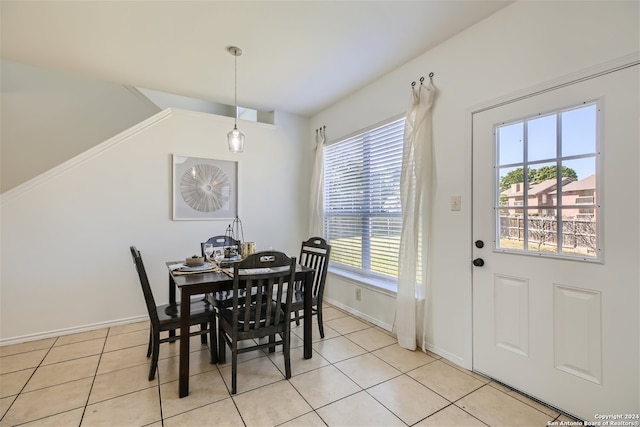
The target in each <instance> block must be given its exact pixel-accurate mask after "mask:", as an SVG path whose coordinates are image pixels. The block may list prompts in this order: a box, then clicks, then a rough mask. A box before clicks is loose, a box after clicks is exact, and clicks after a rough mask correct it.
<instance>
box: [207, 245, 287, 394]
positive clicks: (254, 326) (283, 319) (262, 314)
mask: <svg viewBox="0 0 640 427" xmlns="http://www.w3.org/2000/svg"><path fill="white" fill-rule="evenodd" d="M295 270H296V259H295V257H293V258H289V257H288V256H287V255H285V254H284V253H282V252H277V251H263V252H257V253H255V254H252V255H249V256H248V257H247V258H246V259H244V260H243V261H240V262H238V263H236V264H235V265H234V268H233V295H232V304H231V307H228V308H223V309H221V310H220V312H219V319H218V340H219V345H218V348H219V350H220V352H221V354H222V353H223V352H224V351H225V345H228V346H229V348H230V349H231V393H232V394H235V393H236V391H237V381H236V377H237V370H238V354H239V353H245V352H247V351H253V350H258V349H262V348H269V351H275V347H276V346H277V345H282V350H283V352H284V366H285V376H286V378H291V357H290V344H291V342H290V339H291V300H292V296H293V293H292V292H286V288H287V286H288V285H289V284H290V283H293V281H294V278H295ZM250 294H252V295H255V298H243V295H250ZM280 301H282V303H280ZM278 336H279V337H280V338H279V339H278V338H277V337H278ZM265 337H269V339H268V341H266V342H264V341H263V342H262V343H260V339H261V338H265ZM245 340H255V341H253V345H249V346H246V347H242V348H239V347H238V342H240V341H245ZM256 343H257V344H256Z"/></svg>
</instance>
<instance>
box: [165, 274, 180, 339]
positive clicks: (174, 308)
mask: <svg viewBox="0 0 640 427" xmlns="http://www.w3.org/2000/svg"><path fill="white" fill-rule="evenodd" d="M165 312H166V313H167V314H168V315H169V316H172V315H175V314H178V305H177V304H176V285H175V283H173V277H172V276H171V272H169V307H167V308H166V309H165ZM175 336H176V331H175V330H173V329H172V330H170V331H169V337H175Z"/></svg>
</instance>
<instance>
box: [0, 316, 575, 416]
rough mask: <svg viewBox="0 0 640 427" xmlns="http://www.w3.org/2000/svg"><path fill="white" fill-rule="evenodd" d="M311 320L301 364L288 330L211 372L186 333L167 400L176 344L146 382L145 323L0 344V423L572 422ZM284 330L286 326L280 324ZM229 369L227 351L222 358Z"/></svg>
mask: <svg viewBox="0 0 640 427" xmlns="http://www.w3.org/2000/svg"><path fill="white" fill-rule="evenodd" d="M324 314H325V319H324V323H325V325H324V328H325V338H324V339H320V337H319V334H318V330H317V326H316V325H314V343H313V350H314V354H313V358H312V359H309V360H305V359H303V357H302V339H301V337H302V329H301V327H298V328H294V329H293V333H292V347H293V348H292V355H291V357H292V373H293V374H292V377H291V379H290V380H286V379H284V374H283V372H284V359H283V357H282V352H281V351H278V352H276V353H273V354H265V353H264V352H262V351H254V352H249V353H245V354H242V355H240V361H241V363H239V365H238V394H236V395H234V396H231V395H230V393H229V390H230V380H231V366H230V364H229V363H227V364H224V365H211V364H210V363H209V357H208V348H207V346H206V345H204V346H203V345H201V344H200V341H199V340H200V338H199V337H195V338H192V345H191V349H192V353H191V356H190V360H191V377H190V395H189V396H188V397H186V398H184V399H179V398H178V383H177V379H178V347H179V346H178V344H177V343H175V344H162V345H161V346H160V348H161V356H160V362H159V367H158V373H157V375H156V378H155V380H153V381H148V380H147V375H148V369H149V360H148V359H147V358H146V349H147V339H148V323H147V322H141V323H134V324H130V325H125V326H119V327H113V328H107V329H100V330H95V331H91V332H85V333H80V334H74V335H67V336H62V337H58V338H50V339H44V340H40V341H34V342H29V343H24V344H16V345H11V346H5V347H0V415H1V416H2V419H1V420H0V426H14V425H24V426H36V425H38V426H154V427H156V426H204V425H208V426H213V425H225V426H487V425H488V426H539V427H543V426H547V425H548V424H547V422H549V421H563V420H564V421H573V420H571V419H569V418H567V417H566V416H564V415H561V414H559V413H558V412H557V411H555V410H553V409H551V408H548V407H546V406H544V405H541V404H539V403H537V402H535V401H533V400H530V399H528V398H527V397H525V396H523V395H521V394H519V393H517V392H514V391H512V390H510V389H508V388H506V387H504V386H502V385H500V384H497V383H495V382H492V381H491V380H489V379H487V378H485V377H483V376H480V375H478V374H475V373H473V372H470V371H467V370H465V369H462V368H460V367H458V366H456V365H454V364H453V363H451V362H449V361H447V360H445V359H443V358H440V357H439V356H437V355H435V354H432V353H428V354H425V353H423V352H420V351H414V352H411V351H408V350H404V349H402V348H400V347H399V346H398V345H397V342H396V339H395V338H394V337H393V336H392V335H391V334H389V333H388V332H386V331H384V330H382V329H380V328H378V327H375V326H372V325H371V324H369V323H367V322H364V321H362V320H360V319H358V318H356V317H353V316H351V315H349V314H347V313H345V312H343V311H341V310H338V309H337V308H335V307H331V306H328V307H326V308H325V310H324ZM292 327H295V324H293V325H292ZM227 360H228V361H229V362H230V360H231V356H230V355H228V356H227Z"/></svg>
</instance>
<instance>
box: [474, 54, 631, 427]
mask: <svg viewBox="0 0 640 427" xmlns="http://www.w3.org/2000/svg"><path fill="white" fill-rule="evenodd" d="M638 69H639V66H638V65H634V66H631V67H628V68H625V69H622V70H618V71H615V72H611V73H609V74H605V75H601V76H599V77H594V78H592V79H589V80H585V81H581V82H578V83H574V84H570V85H567V86H564V87H562V88H559V89H555V90H552V91H549V92H545V93H541V94H538V95H535V96H531V97H528V98H525V99H520V100H518V101H515V102H513V103H509V104H505V105H500V106H497V107H495V108H490V109H487V110H484V111H482V112H478V113H475V114H473V236H472V238H473V241H476V240H483V241H484V242H486V244H485V245H484V246H483V247H481V248H478V247H476V246H474V248H473V258H474V259H477V258H482V259H483V260H484V265H482V266H474V267H473V367H474V370H476V371H478V372H481V373H483V374H486V375H488V376H490V377H493V378H495V379H497V380H499V381H501V382H503V383H505V384H507V385H509V386H511V387H514V388H516V389H519V390H521V391H523V392H525V393H527V394H529V395H531V396H533V397H535V398H537V399H539V400H541V401H544V402H547V403H549V404H551V405H553V406H556V407H558V408H559V409H561V410H563V411H565V412H568V413H570V414H573V415H575V416H578V417H580V418H582V419H585V420H593V421H596V420H597V419H596V418H595V416H596V414H625V413H632V414H637V413H638V412H639V406H640V403H639V402H640V396H639V394H640V393H639V389H640V380H639V363H638V360H639V358H640V354H639V350H638V340H639V335H640V334H639V332H640V331H639V323H640V321H639V316H638V311H639V305H640V303H639V288H640V273H639V269H638V260H639V259H640V250H639V241H640V232H639V228H638V220H639V218H640V211H639V208H638V206H639V202H638V199H639V189H638V184H639V175H638V169H639V158H640V156H639V150H638V145H639V132H638V121H639V117H640V111H639V107H638V105H639V102H638V98H639V93H640V88H639V85H638V82H639V80H640V79H639V72H638ZM593 100H599V104H598V105H599V107H601V108H599V112H598V115H599V117H598V119H599V126H600V128H601V134H600V135H601V138H602V141H601V149H602V156H601V157H602V158H601V162H602V163H601V166H602V167H601V168H600V170H599V172H598V173H599V174H600V178H601V180H602V181H601V182H602V185H601V194H599V195H598V201H599V203H600V204H601V208H600V211H599V218H598V220H599V221H602V228H601V230H602V234H601V236H600V239H601V240H600V245H599V247H600V248H602V254H601V262H587V261H576V260H575V259H574V260H569V259H561V258H553V257H544V256H535V255H525V254H517V253H509V252H505V251H502V250H498V249H496V229H497V227H498V226H497V220H496V213H495V211H496V206H497V201H496V198H497V195H496V191H495V186H496V183H495V180H496V171H495V166H496V163H495V162H496V154H495V153H496V146H495V136H494V128H495V126H496V125H497V124H500V123H509V122H511V121H514V120H519V119H522V118H525V117H531V116H534V115H536V114H544V113H546V112H550V111H556V110H560V109H563V108H567V107H570V106H573V105H579V104H581V103H583V102H591V101H593ZM489 242H492V243H489Z"/></svg>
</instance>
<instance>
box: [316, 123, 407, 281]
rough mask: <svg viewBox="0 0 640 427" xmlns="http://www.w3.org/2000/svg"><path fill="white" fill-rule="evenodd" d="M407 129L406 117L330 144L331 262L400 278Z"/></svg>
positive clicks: (326, 160) (328, 220)
mask: <svg viewBox="0 0 640 427" xmlns="http://www.w3.org/2000/svg"><path fill="white" fill-rule="evenodd" d="M403 132H404V118H402V119H399V120H395V121H393V122H391V123H388V124H386V125H383V126H381V127H378V128H375V129H373V130H370V131H367V132H364V133H362V134H360V135H356V136H354V137H351V138H348V139H345V140H343V141H339V142H337V143H335V144H332V145H329V146H328V147H326V148H325V157H324V174H325V176H324V181H325V187H324V188H325V190H324V193H325V197H324V200H325V206H324V221H325V222H324V229H325V238H326V239H327V241H328V242H329V243H330V244H331V262H332V265H334V266H337V267H339V268H344V269H347V270H351V271H354V272H356V273H359V274H362V275H366V276H375V277H378V278H381V279H385V278H386V279H396V278H397V275H398V250H399V244H400V231H401V227H402V208H401V205H400V169H401V165H402V145H403ZM394 282H395V280H394Z"/></svg>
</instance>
